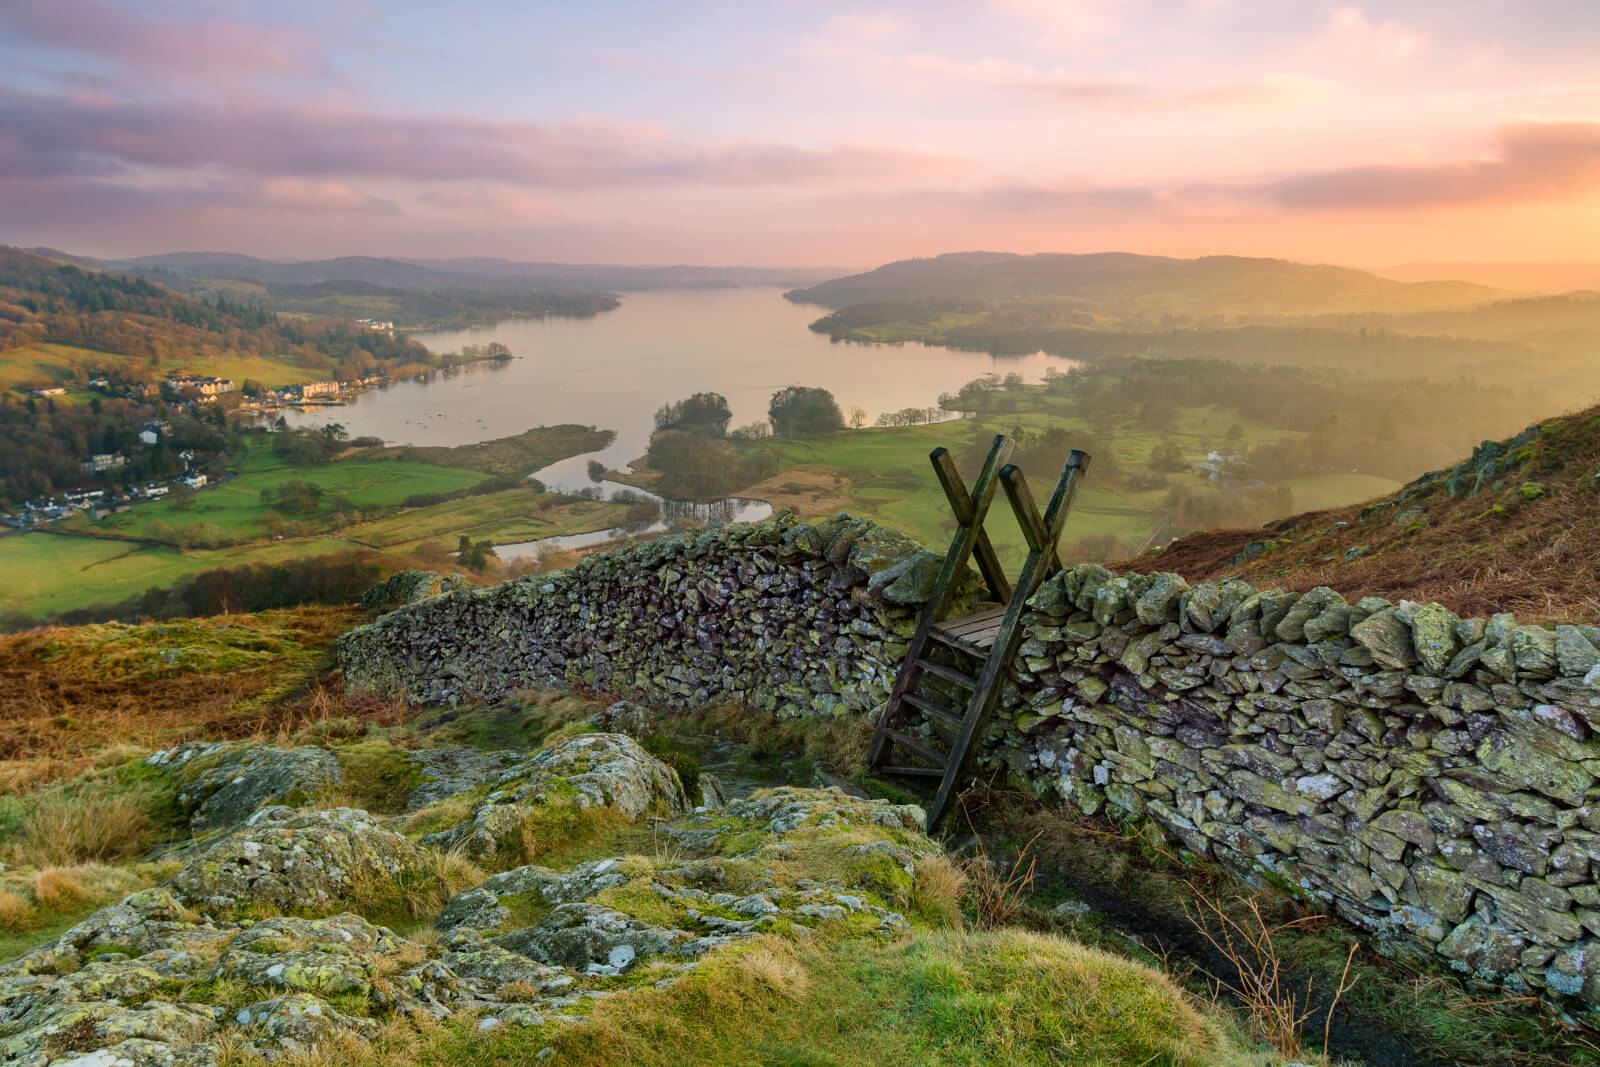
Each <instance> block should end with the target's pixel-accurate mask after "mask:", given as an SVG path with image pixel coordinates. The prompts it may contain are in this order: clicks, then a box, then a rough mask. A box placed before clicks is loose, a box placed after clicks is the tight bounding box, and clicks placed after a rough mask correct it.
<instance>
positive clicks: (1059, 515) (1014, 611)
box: [927, 449, 1089, 830]
mask: <svg viewBox="0 0 1600 1067" xmlns="http://www.w3.org/2000/svg"><path fill="white" fill-rule="evenodd" d="M1088 465H1089V456H1088V455H1087V454H1086V453H1084V452H1082V451H1079V450H1078V449H1073V451H1072V454H1071V456H1070V457H1068V460H1067V464H1066V466H1065V467H1063V468H1062V470H1061V476H1060V478H1058V479H1057V480H1056V486H1055V491H1054V492H1052V493H1051V494H1050V503H1049V505H1048V506H1047V507H1046V509H1045V514H1044V517H1043V518H1042V519H1041V518H1040V516H1039V513H1038V510H1037V508H1036V507H1035V506H1034V503H1033V497H1032V495H1031V494H1029V492H1028V486H1027V482H1026V480H1025V479H1023V477H1022V472H1021V471H1020V470H1018V469H1017V468H1016V467H1014V466H1008V467H1007V468H1006V469H1005V470H1004V471H1002V472H1001V480H1002V481H1003V482H1004V483H1005V486H1006V495H1007V496H1008V497H1010V499H1011V505H1012V508H1013V510H1015V511H1016V513H1017V520H1018V521H1019V522H1020V523H1022V529H1023V536H1024V537H1026V538H1027V540H1028V547H1029V550H1030V551H1029V552H1028V558H1027V560H1026V561H1025V562H1024V563H1023V565H1022V573H1021V574H1020V575H1018V576H1017V583H1016V587H1015V588H1014V589H1013V590H1012V593H1011V600H1010V602H1009V603H1008V604H1007V605H1006V612H1005V618H1004V619H1003V620H1002V621H1001V623H1000V632H999V634H998V635H997V636H996V639H995V643H994V647H993V648H991V649H990V650H989V658H988V659H987V660H985V661H984V664H983V671H982V672H981V673H980V674H979V675H978V679H977V688H976V689H975V690H974V692H973V694H972V700H971V702H970V703H969V704H968V705H967V714H966V717H965V718H964V719H963V720H962V723H961V732H960V733H958V734H957V735H956V738H955V741H954V743H953V744H952V745H951V746H950V758H949V762H948V763H947V764H946V765H945V772H944V778H943V779H942V780H941V781H940V783H939V791H938V792H937V793H936V794H934V798H933V802H932V803H931V804H929V805H928V808H927V826H928V828H929V829H930V830H931V829H933V828H934V827H935V826H937V825H938V823H939V820H940V819H942V818H943V817H944V814H945V811H946V809H948V807H949V805H950V800H951V798H952V797H953V796H954V795H955V790H956V787H957V786H958V785H959V784H960V783H961V781H962V780H963V779H964V778H965V777H966V774H967V767H968V764H969V763H970V762H971V759H972V742H973V739H974V738H976V737H980V736H982V734H983V729H984V727H985V726H987V725H988V722H989V716H990V715H992V714H993V713H994V707H995V704H996V703H997V702H998V701H999V699H1000V689H1001V680H1002V679H1001V675H1002V673H1003V672H1004V671H1005V668H1006V667H1007V666H1008V665H1009V664H1010V663H1011V660H1012V658H1013V657H1014V656H1015V655H1016V654H1017V646H1019V645H1020V644H1021V643H1022V627H1021V625H1020V623H1021V621H1022V613H1023V612H1024V611H1025V610H1026V609H1027V602H1028V598H1029V597H1031V596H1032V595H1033V594H1034V592H1035V591H1036V590H1037V589H1038V587H1039V583H1040V582H1041V581H1043V579H1044V577H1045V575H1046V574H1047V573H1048V568H1049V567H1050V566H1051V564H1052V563H1054V565H1055V566H1057V567H1059V566H1060V561H1059V559H1058V557H1057V554H1056V540H1057V539H1058V538H1059V537H1060V535H1061V529H1062V527H1063V526H1065V525H1066V520H1067V514H1068V512H1069V511H1070V510H1071V507H1072V499H1073V497H1074V496H1075V495H1076V493H1077V487H1078V483H1079V480H1080V477H1081V475H1082V474H1083V472H1084V471H1085V470H1087V468H1088Z"/></svg>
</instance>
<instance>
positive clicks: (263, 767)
mask: <svg viewBox="0 0 1600 1067" xmlns="http://www.w3.org/2000/svg"><path fill="white" fill-rule="evenodd" d="M145 762H146V763H148V764H149V765H150V766H152V767H155V768H157V769H159V770H164V771H168V772H170V773H171V774H172V775H173V776H174V777H175V779H176V780H177V783H178V805H179V807H180V808H181V809H182V810H183V813H184V814H185V815H186V816H187V817H188V819H189V826H190V828H191V829H193V830H194V831H195V832H196V833H201V832H204V831H207V830H219V829H223V828H225V827H229V826H237V825H239V824H240V823H242V822H244V821H245V820H246V819H248V818H249V817H250V816H251V815H253V814H255V812H256V811H257V809H259V808H261V807H262V806H264V805H266V804H277V803H290V804H294V803H301V802H303V801H305V800H306V799H308V798H310V797H312V796H314V795H316V794H317V793H320V792H324V791H326V790H328V789H331V788H333V787H335V786H337V785H338V784H339V781H340V773H339V760H338V758H337V757H335V756H334V755H333V753H331V752H328V751H326V750H325V749H320V748H312V747H309V746H308V747H303V748H280V747H278V746H275V745H259V744H229V743H205V742H193V743H190V744H186V745H179V746H178V747H177V748H170V749H165V750H163V751H161V752H157V753H155V754H154V755H152V756H150V757H149V758H148V759H147V760H146V761H145Z"/></svg>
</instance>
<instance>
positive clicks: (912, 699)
mask: <svg viewBox="0 0 1600 1067" xmlns="http://www.w3.org/2000/svg"><path fill="white" fill-rule="evenodd" d="M906 703H907V704H910V705H911V706H912V707H914V708H916V709H917V710H918V711H921V712H923V713H924V714H927V715H932V716H933V717H934V718H936V719H940V720H943V721H944V722H946V723H949V724H950V725H951V726H960V725H961V716H960V715H959V714H957V713H956V712H954V711H951V710H950V709H949V708H946V707H942V706H940V705H938V704H935V703H934V702H933V701H931V700H929V699H928V698H927V697H923V696H918V695H917V694H916V693H907V694H906Z"/></svg>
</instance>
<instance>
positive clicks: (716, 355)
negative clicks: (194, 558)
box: [288, 288, 1072, 558]
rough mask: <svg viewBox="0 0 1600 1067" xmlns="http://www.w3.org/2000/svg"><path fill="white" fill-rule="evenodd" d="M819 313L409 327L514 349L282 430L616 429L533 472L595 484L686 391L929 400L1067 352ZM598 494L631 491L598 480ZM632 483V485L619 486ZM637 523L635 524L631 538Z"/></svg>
mask: <svg viewBox="0 0 1600 1067" xmlns="http://www.w3.org/2000/svg"><path fill="white" fill-rule="evenodd" d="M822 314H824V310H823V309H821V308H815V307H806V306H801V305H797V304H792V303H790V302H789V301H787V300H785V299H783V295H782V292H781V291H780V290H778V289H760V288H757V289H716V290H704V291H694V290H669V291H660V292H641V293H628V294H626V295H625V296H623V298H622V306H621V307H620V308H618V309H617V310H615V311H609V312H606V313H604V314H601V315H598V316H596V317H594V318H591V319H558V318H546V319H510V320H506V321H503V322H498V323H495V324H494V325H492V326H484V327H479V328H475V329H470V330H447V331H438V332H432V333H419V334H415V335H414V336H415V338H416V340H418V341H421V342H422V343H423V344H425V345H427V346H428V348H429V349H431V350H433V351H435V352H448V351H453V350H458V349H460V348H461V347H462V346H463V345H468V344H479V345H482V344H487V343H488V342H490V341H499V342H501V343H503V344H505V345H506V346H507V347H508V348H510V349H511V351H512V352H513V353H515V354H516V356H517V357H518V358H517V359H514V360H511V361H510V362H507V363H500V364H479V365H475V366H473V367H469V368H466V369H464V370H462V371H460V372H457V373H452V374H441V375H435V376H433V377H432V378H430V379H429V380H427V381H405V382H396V383H394V384H392V385H389V386H387V387H385V388H382V389H377V390H374V391H372V392H368V393H363V394H362V395H360V396H359V397H357V398H356V399H355V400H354V401H352V402H351V403H350V404H347V405H345V406H343V407H337V408H329V409H323V410H319V411H310V412H299V413H293V412H291V413H289V414H288V419H289V421H290V422H291V423H293V424H295V425H299V426H318V425H322V424H324V423H327V422H340V423H343V424H344V425H345V427H346V428H347V429H348V430H349V432H350V435H351V436H352V437H359V436H364V435H372V436H376V437H381V438H383V439H384V440H385V441H389V442H392V443H396V444H414V445H461V444H471V443H473V442H476V441H486V440H490V439H492V438H496V437H508V436H511V435H513V434H518V433H521V432H522V431H524V430H526V429H528V428H529V427H531V426H543V425H553V424H556V423H578V424H580V425H595V426H600V427H605V428H608V429H614V430H616V431H617V438H616V440H615V442H613V443H612V444H611V446H610V447H608V448H606V449H603V450H601V451H599V452H591V453H589V454H588V455H584V456H576V457H574V458H572V459H567V460H563V461H562V462H560V463H556V464H553V465H551V466H549V467H546V468H545V469H544V470H541V471H539V472H537V475H536V476H537V477H538V478H539V480H540V481H542V482H544V483H545V484H546V485H548V486H550V487H551V488H552V489H562V490H566V491H569V492H572V491H577V490H581V489H586V488H590V487H592V486H593V485H594V484H595V483H594V482H592V481H591V480H590V478H589V476H588V465H589V463H590V462H591V461H594V460H598V461H599V462H601V463H603V464H605V465H606V466H607V467H611V468H624V467H626V466H627V464H628V462H629V461H630V460H633V459H637V458H638V457H639V456H641V455H643V454H644V451H645V449H646V447H647V446H648V444H649V440H650V431H651V429H652V428H653V425H654V423H653V416H654V414H655V412H656V409H658V408H659V407H661V406H662V405H663V404H667V403H670V402H672V401H675V400H680V399H682V398H683V397H686V396H688V395H689V394H691V393H696V392H701V391H715V392H718V393H721V394H722V395H723V396H725V397H727V398H728V405H729V407H731V408H732V409H733V425H734V426H739V425H742V424H745V423H749V422H754V421H756V420H760V419H765V418H766V413H767V402H768V400H769V399H770V398H771V396H772V394H773V393H774V392H776V391H777V390H779V389H781V388H783V387H784V386H787V385H795V384H799V385H810V386H822V387H824V388H826V389H828V390H830V391H831V392H832V393H833V395H834V397H835V398H836V399H837V400H838V401H839V406H840V407H841V408H843V409H844V411H845V412H846V413H848V412H849V411H850V410H851V409H852V408H854V407H861V408H864V409H866V411H867V412H868V416H867V417H868V420H869V422H870V421H872V420H875V419H876V418H877V417H878V415H879V414H880V413H881V412H885V411H898V410H900V409H902V408H908V407H918V406H921V407H927V406H931V405H933V404H934V403H935V402H936V401H937V398H938V396H939V394H940V393H942V392H953V391H955V390H956V389H958V388H960V386H961V385H962V384H963V383H965V382H967V381H970V380H971V379H973V378H976V377H978V376H979V375H981V374H985V373H988V372H990V371H994V372H997V373H1000V374H1010V373H1013V372H1015V373H1019V374H1021V375H1022V376H1023V377H1024V378H1026V379H1027V380H1029V381H1035V380H1038V379H1039V378H1041V377H1042V376H1043V374H1044V371H1045V368H1046V367H1048V366H1055V367H1058V368H1061V369H1066V368H1067V367H1068V366H1070V365H1071V364H1072V361H1071V360H1066V359H1061V358H1059V357H1049V356H1045V355H1043V354H1042V353H1041V354H1037V355H1033V356H1023V357H1017V358H996V357H993V356H989V355H984V354H981V353H974V352H956V351H952V350H950V349H945V348H936V347H930V346H926V345H917V344H907V345H860V344H848V343H840V344H836V343H834V342H831V341H829V340H828V338H827V337H826V336H824V335H822V334H817V333H812V332H811V331H810V330H809V329H807V328H806V327H807V324H809V323H810V322H811V321H812V320H813V319H815V318H817V317H818V316H820V315H822ZM600 488H601V489H602V491H604V492H605V493H606V494H607V495H610V494H611V493H613V492H616V491H619V490H622V489H625V488H628V487H626V486H622V485H619V484H617V483H614V482H609V481H606V482H602V483H600ZM630 491H633V492H638V490H630ZM769 514H771V508H770V507H769V506H768V505H767V504H766V503H764V502H762V501H751V500H738V499H732V498H730V499H727V500H720V501H713V502H709V503H690V502H685V501H664V502H663V517H662V518H661V519H660V520H658V522H657V523H655V524H652V526H651V527H647V528H646V529H658V528H664V527H665V525H666V524H667V523H668V522H671V521H673V520H674V519H677V518H687V519H690V520H693V521H700V522H705V521H723V522H727V521H747V520H752V519H759V518H765V517H766V516H767V515H769ZM635 532H638V531H635ZM615 533H616V532H615V531H597V532H595V533H591V534H578V535H574V536H572V537H562V538H547V539H545V540H544V541H541V542H528V543H525V544H521V545H506V546H499V549H498V550H499V552H500V555H501V556H503V557H508V558H509V557H515V556H518V555H528V554H534V553H537V552H538V551H540V550H541V549H542V548H543V547H544V546H545V545H547V544H548V545H553V546H556V547H561V548H575V547H582V546H585V545H591V544H598V543H602V542H604V541H606V540H610V539H612V537H614V536H615Z"/></svg>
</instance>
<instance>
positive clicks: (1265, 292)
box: [788, 252, 1510, 319]
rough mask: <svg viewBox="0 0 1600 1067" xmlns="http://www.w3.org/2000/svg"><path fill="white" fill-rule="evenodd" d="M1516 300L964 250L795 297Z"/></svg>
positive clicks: (1299, 267) (1431, 288)
mask: <svg viewBox="0 0 1600 1067" xmlns="http://www.w3.org/2000/svg"><path fill="white" fill-rule="evenodd" d="M1508 295H1510V294H1508V293H1506V292H1503V291H1500V290H1495V289H1491V288H1488V287H1486V286H1481V285H1473V284H1470V283H1466V282H1418V283H1405V282H1396V281H1392V280H1389V279H1387V278H1380V277H1378V276H1377V275H1375V274H1369V273H1367V272H1365V271H1359V270H1351V269H1348V268H1345V267H1330V266H1314V265H1309V264H1304V263H1291V262H1289V261H1287V260H1281V259H1250V258H1245V257H1240V256H1206V257H1204V258H1201V259H1171V258H1168V257H1164V256H1141V255H1133V254H1131V253H1125V252H1102V253H1094V254H1090V255H1065V254H1040V255H1032V256H1021V255H1013V254H1010V253H1001V252H958V253H951V254H948V255H942V256H937V257H934V258H932V259H907V260H900V261H899V262H895V263H890V264H887V265H885V266H882V267H879V268H878V269H876V270H873V271H868V272H867V273H865V274H855V275H851V276H849V277H846V278H837V279H834V280H832V281H827V282H823V283H821V284H819V285H813V286H810V287H809V288H804V289H796V290H794V291H793V292H791V293H789V294H788V296H789V299H791V300H793V301H795V302H797V303H807V304H820V305H822V306H824V307H829V308H835V309H838V308H846V307H851V306H854V305H859V304H865V303H874V302H885V303H916V302H926V301H951V300H953V301H976V302H982V303H985V304H1003V303H1007V302H1016V303H1036V302H1041V301H1049V302H1052V303H1056V304H1059V305H1061V306H1062V307H1063V308H1067V309H1076V310H1079V311H1082V312H1086V313H1089V314H1091V315H1104V316H1108V317H1112V318H1117V319H1127V318H1130V317H1135V316H1147V317H1148V316H1161V315H1202V316H1215V315H1218V314H1225V315H1251V316H1277V315H1315V314H1337V313H1355V312H1385V313H1390V314H1404V313H1409V312H1417V311H1427V310H1438V309H1444V308H1458V307H1466V306H1471V305H1475V304H1481V303H1486V302H1488V301H1491V300H1494V299H1498V298H1504V297H1506V296H1508Z"/></svg>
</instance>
